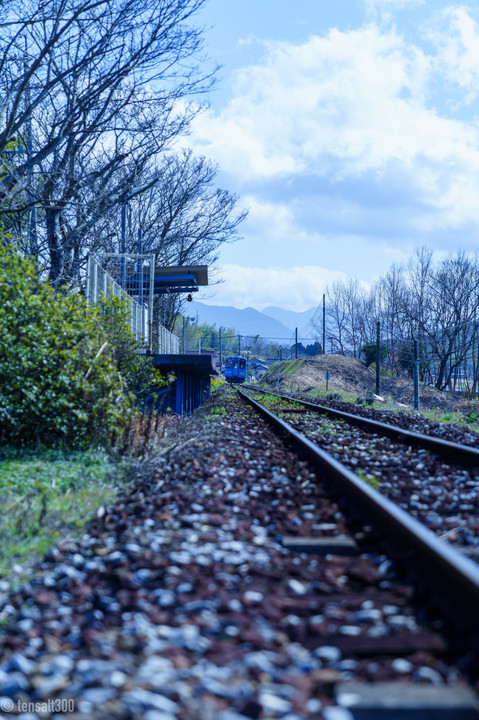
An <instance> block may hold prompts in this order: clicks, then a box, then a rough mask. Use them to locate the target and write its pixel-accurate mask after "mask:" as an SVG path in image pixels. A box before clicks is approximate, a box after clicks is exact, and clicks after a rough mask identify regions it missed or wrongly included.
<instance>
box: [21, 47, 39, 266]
mask: <svg viewBox="0 0 479 720" xmlns="http://www.w3.org/2000/svg"><path fill="white" fill-rule="evenodd" d="M26 65H27V39H26V38H25V56H24V69H25V70H26ZM30 104H31V95H30V82H27V85H26V88H25V105H26V107H27V108H29V107H30ZM25 131H26V150H27V155H28V158H29V159H30V158H31V156H32V152H33V147H32V145H33V142H32V141H33V132H32V116H31V113H29V114H28V120H27V123H26V128H25ZM27 191H28V195H29V197H28V202H30V199H31V198H33V194H34V188H33V167H31V168H30V170H29V171H28V184H27ZM27 247H28V253H29V254H30V255H31V257H33V258H36V257H37V256H38V239H37V207H36V205H35V203H34V204H33V205H32V207H31V209H30V210H29V211H28V226H27Z"/></svg>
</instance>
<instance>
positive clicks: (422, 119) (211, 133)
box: [194, 11, 479, 229]
mask: <svg viewBox="0 0 479 720" xmlns="http://www.w3.org/2000/svg"><path fill="white" fill-rule="evenodd" d="M451 17H453V18H454V19H455V20H456V26H455V27H456V36H454V33H452V34H451V35H450V42H444V43H443V46H442V51H441V52H442V53H443V54H444V55H445V56H446V55H447V56H448V57H449V58H450V60H449V66H448V67H449V69H447V68H446V69H445V70H444V75H447V74H448V73H449V74H450V73H451V72H453V70H454V67H456V66H457V71H456V70H454V76H456V75H457V77H459V76H460V72H461V68H465V69H466V70H467V72H468V73H469V75H467V73H466V76H467V77H469V80H468V81H467V82H468V87H469V86H471V85H472V84H473V79H474V72H476V71H477V68H478V67H479V51H477V50H476V48H477V47H479V43H478V42H477V41H478V40H479V37H478V36H477V27H476V26H475V25H471V22H470V18H469V16H468V15H467V13H466V12H465V11H461V12H459V11H457V12H455V13H454V14H453V15H451ZM468 18H469V19H468ZM454 37H456V40H454ZM458 38H459V39H460V41H461V43H462V45H461V47H462V48H463V52H462V53H461V52H459V49H458V47H459V46H458V42H459V40H458ZM474 43H475V44H474ZM265 47H266V48H267V56H266V57H265V60H264V62H262V63H261V64H258V65H254V66H248V67H244V68H242V69H241V70H240V71H239V72H238V73H237V75H236V79H235V84H234V87H233V92H232V97H231V99H230V101H229V103H228V104H227V106H226V107H225V108H224V109H223V110H222V111H221V112H219V113H218V114H215V113H214V112H212V111H210V112H208V113H207V114H205V115H203V116H201V117H200V118H198V120H197V121H196V123H195V127H194V143H195V145H196V146H197V148H199V149H200V150H201V151H203V152H206V153H207V154H210V155H212V156H213V157H215V159H216V160H217V161H218V162H219V163H220V166H221V168H222V170H223V171H224V172H226V173H227V174H229V175H230V176H231V177H232V178H234V180H233V182H237V184H238V188H239V189H240V190H241V189H243V188H248V187H249V186H250V184H251V183H255V184H256V187H257V188H258V189H257V191H256V192H257V194H258V196H259V195H260V194H261V193H263V191H264V190H265V189H266V188H267V183H268V182H271V181H272V180H275V181H277V180H278V178H283V180H285V179H287V178H291V177H301V176H304V177H323V178H328V180H329V181H334V182H335V183H336V185H337V186H338V187H340V186H341V184H342V183H344V181H346V180H348V179H351V178H354V179H358V178H359V179H360V178H361V177H363V176H364V175H365V173H371V172H372V173H374V174H375V177H376V179H377V181H378V182H381V178H382V177H385V178H386V182H387V175H388V173H391V172H393V170H392V168H396V167H399V168H400V170H401V173H402V175H404V177H405V178H406V179H407V183H408V185H410V186H411V187H412V188H414V190H415V193H416V197H417V202H418V203H422V204H423V205H424V213H425V215H426V217H423V216H421V220H420V222H419V223H418V224H416V228H417V227H420V226H421V227H422V226H424V227H428V228H430V229H433V228H434V227H437V228H443V227H448V226H449V224H450V225H451V226H452V227H457V226H458V225H461V224H463V223H467V222H470V221H473V222H477V209H476V208H477V202H476V201H475V198H474V195H476V196H477V191H478V190H479V186H478V179H479V150H478V148H479V132H478V127H477V125H476V124H474V123H469V124H467V123H466V122H463V121H460V120H457V119H454V118H448V117H441V116H440V115H439V113H438V111H437V110H435V109H434V108H433V107H428V106H427V98H428V94H429V91H430V85H431V83H432V82H433V81H434V82H436V80H437V73H438V72H439V71H440V64H439V63H438V61H437V58H436V57H433V56H430V55H426V54H425V52H423V51H422V50H421V49H420V48H419V47H418V46H414V45H412V44H410V43H407V42H406V41H405V40H404V39H403V38H402V37H401V36H400V35H398V34H397V33H396V32H394V31H388V32H383V31H381V30H380V29H379V28H378V27H377V26H375V25H374V24H372V25H369V26H365V27H362V28H360V29H359V30H355V31H350V32H340V31H339V30H331V31H330V32H329V34H328V35H327V36H325V37H318V36H312V37H310V38H309V40H307V41H306V42H304V43H302V44H291V43H285V42H282V43H279V42H275V43H268V44H267V45H265ZM464 48H465V49H464ZM466 49H467V52H466ZM476 58H477V59H476ZM454 62H455V63H456V64H455V65H454ZM434 73H436V75H434ZM443 79H444V78H443ZM464 82H466V81H464ZM477 86H478V87H479V83H478V84H477ZM266 191H267V190H266ZM249 192H250V193H251V194H253V193H252V190H251V189H250V190H249ZM286 195H287V190H286V188H284V192H283V196H282V200H283V199H284V198H285V197H286Z"/></svg>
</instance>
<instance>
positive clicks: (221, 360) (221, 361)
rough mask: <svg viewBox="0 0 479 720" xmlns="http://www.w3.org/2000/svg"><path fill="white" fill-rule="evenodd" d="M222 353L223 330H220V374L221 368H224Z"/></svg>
mask: <svg viewBox="0 0 479 720" xmlns="http://www.w3.org/2000/svg"><path fill="white" fill-rule="evenodd" d="M222 351H223V348H222V347H221V328H220V372H221V368H222V367H223V356H222Z"/></svg>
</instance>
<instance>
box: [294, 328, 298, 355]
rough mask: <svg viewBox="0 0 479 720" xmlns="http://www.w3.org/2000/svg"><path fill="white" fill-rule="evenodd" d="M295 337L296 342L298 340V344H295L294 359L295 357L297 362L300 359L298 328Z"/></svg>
mask: <svg viewBox="0 0 479 720" xmlns="http://www.w3.org/2000/svg"><path fill="white" fill-rule="evenodd" d="M294 335H295V340H296V342H295V344H294V357H295V360H297V359H298V328H295V331H294Z"/></svg>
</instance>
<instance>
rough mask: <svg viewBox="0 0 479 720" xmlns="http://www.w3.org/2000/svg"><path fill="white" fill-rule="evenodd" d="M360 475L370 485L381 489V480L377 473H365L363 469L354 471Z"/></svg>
mask: <svg viewBox="0 0 479 720" xmlns="http://www.w3.org/2000/svg"><path fill="white" fill-rule="evenodd" d="M354 472H355V473H356V475H357V476H358V477H360V478H361V480H364V482H365V483H367V484H368V485H370V486H371V487H372V488H374V489H375V490H379V482H378V479H377V478H376V476H375V475H373V474H372V473H365V472H363V471H362V470H355V471H354Z"/></svg>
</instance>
